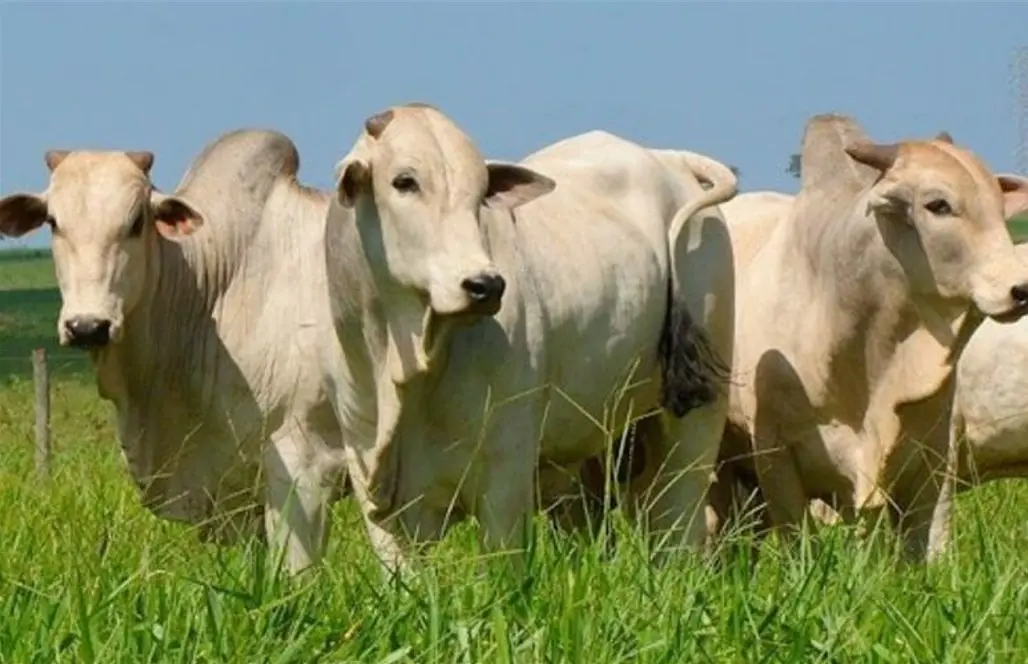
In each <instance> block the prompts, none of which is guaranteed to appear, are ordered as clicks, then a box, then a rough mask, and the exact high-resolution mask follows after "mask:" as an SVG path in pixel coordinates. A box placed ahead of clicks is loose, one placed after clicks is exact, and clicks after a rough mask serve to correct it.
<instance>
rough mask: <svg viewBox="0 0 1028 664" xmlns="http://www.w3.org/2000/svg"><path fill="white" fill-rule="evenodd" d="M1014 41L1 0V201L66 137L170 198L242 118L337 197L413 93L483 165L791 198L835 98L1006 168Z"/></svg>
mask: <svg viewBox="0 0 1028 664" xmlns="http://www.w3.org/2000/svg"><path fill="white" fill-rule="evenodd" d="M1026 36H1028V3H1009V2H1008V3H987V2H974V3H971V2H967V3H952V2H898V1H896V2H892V3H880V2H818V3H814V2H790V3H785V2H773V3H772V2H729V1H728V0H723V1H722V2H720V3H699V2H676V3H671V2H664V3H655V2H647V3H644V2H561V3H557V2H546V3H541V2H536V3H513V2H511V3H497V2H474V3H472V2H459V3H458V2H451V3H436V2H432V3H429V2H407V3H400V2H386V1H385V0H380V1H379V2H376V3H353V2H347V3H343V2H323V3H313V2H277V3H264V2H245V3H244V2H219V3H215V2H204V3H185V2H174V3H172V2H163V3H151V2H147V3H144V2H103V3H99V2H73V3H72V2H65V3H55V2H43V1H41V0H37V1H36V2H32V3H18V4H14V3H9V2H6V3H3V4H0V194H4V195H6V194H8V193H12V192H14V191H18V190H30V191H38V190H41V189H43V188H44V187H45V186H46V179H47V171H46V168H45V167H44V165H43V152H44V151H45V150H47V149H48V148H75V147H91V148H114V149H148V150H151V151H153V152H154V153H155V154H156V155H157V158H156V162H155V166H154V171H153V175H154V180H155V182H156V183H157V185H158V186H159V187H161V188H163V189H165V190H170V189H173V188H174V186H175V184H176V183H177V182H178V180H179V178H180V177H181V175H182V174H183V173H184V172H185V169H186V167H187V165H188V163H189V162H190V161H191V160H192V159H193V157H194V156H196V155H197V154H198V153H199V151H200V149H201V148H202V146H203V145H204V144H205V143H207V142H209V141H211V140H213V139H214V138H215V137H217V136H218V135H219V134H221V133H222V132H225V131H229V130H231V129H235V128H239V127H245V126H251V127H260V126H263V127H271V128H275V129H278V130H280V131H283V132H284V133H286V134H287V135H289V136H290V137H291V138H292V139H293V140H294V141H295V142H296V144H297V146H298V147H299V149H300V154H301V157H302V166H301V172H300V176H301V179H303V180H304V181H305V182H307V183H308V184H312V185H314V186H318V187H323V188H327V187H328V186H329V185H330V183H331V175H332V169H333V166H334V164H335V162H336V161H337V160H338V159H339V158H340V157H342V155H343V154H345V153H346V151H347V150H348V149H349V147H350V145H351V144H352V142H353V140H354V139H355V138H356V136H357V134H358V133H359V130H360V127H361V123H362V121H363V119H364V118H365V117H367V116H368V115H370V114H372V113H374V112H376V111H378V110H381V109H382V108H384V107H386V106H388V105H390V104H394V103H401V102H406V101H413V100H421V101H427V102H431V103H433V104H434V105H436V106H439V107H440V108H442V109H443V110H444V111H445V112H447V113H448V114H449V115H450V116H451V117H452V118H453V119H454V120H456V121H457V122H458V123H459V124H460V125H461V126H462V127H463V128H464V129H465V130H466V131H467V132H468V133H469V134H470V135H471V136H472V137H474V138H475V140H476V141H477V142H478V144H479V146H480V147H481V149H482V150H483V152H485V153H486V154H487V155H488V156H490V157H492V158H504V159H518V158H520V157H523V156H525V155H527V154H528V153H530V152H532V151H534V150H536V149H537V148H540V147H542V146H544V145H546V144H547V143H550V142H553V141H555V140H558V139H560V138H563V137H566V136H569V135H572V134H575V133H579V132H582V131H587V130H590V129H597V128H602V129H606V130H608V131H612V132H615V133H618V134H621V135H624V136H626V137H628V138H632V139H635V140H638V141H640V142H643V143H645V144H649V145H653V146H661V147H681V148H687V149H692V150H696V151H700V152H704V153H707V154H710V155H712V156H714V157H717V158H719V159H721V160H723V161H725V162H728V163H731V164H734V165H736V166H738V167H739V168H740V169H741V170H742V179H741V186H742V188H743V189H744V190H753V189H778V190H783V191H794V190H795V188H796V183H795V181H794V180H792V179H791V178H790V177H789V176H788V175H786V174H785V173H784V168H785V166H786V164H787V161H788V156H789V154H790V153H791V152H793V151H795V149H796V147H797V145H798V141H799V138H800V135H801V132H802V129H803V124H804V122H805V121H806V120H807V118H808V117H809V116H810V115H812V114H815V113H820V112H826V111H835V112H843V113H848V114H850V115H852V116H854V117H855V118H856V119H857V120H858V121H859V122H860V123H861V124H862V125H863V126H864V127H865V129H866V130H867V131H868V132H870V133H871V134H872V136H874V137H875V138H879V139H882V140H891V139H895V138H900V137H903V136H920V135H926V134H934V133H936V132H937V131H939V130H941V129H946V130H949V131H950V132H951V133H952V134H953V135H954V137H955V138H956V140H957V141H958V142H960V143H964V144H966V145H969V146H971V147H972V148H973V149H974V150H976V151H977V152H978V153H979V154H980V155H981V156H982V157H983V158H984V159H985V160H986V161H987V162H988V163H989V164H990V165H991V166H992V167H993V168H994V169H996V170H1018V168H1017V167H1018V164H1017V161H1016V159H1015V154H1016V153H1015V146H1016V144H1017V131H1016V121H1015V117H1016V116H1015V114H1016V112H1017V103H1016V102H1017V96H1016V95H1015V93H1014V87H1013V83H1012V69H1011V64H1012V62H1013V59H1014V56H1015V53H1016V51H1017V49H1018V48H1019V47H1020V46H1021V45H1022V44H1024V43H1028V40H1026ZM1026 101H1028V100H1026ZM48 243H49V238H48V235H47V234H46V233H45V232H37V233H36V234H35V235H33V236H31V238H30V239H29V240H28V241H27V242H26V241H25V240H21V241H16V242H12V241H6V242H2V244H3V245H5V246H24V245H26V244H28V245H31V246H39V245H45V244H48Z"/></svg>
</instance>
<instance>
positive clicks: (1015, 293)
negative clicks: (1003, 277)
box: [1010, 284, 1028, 305]
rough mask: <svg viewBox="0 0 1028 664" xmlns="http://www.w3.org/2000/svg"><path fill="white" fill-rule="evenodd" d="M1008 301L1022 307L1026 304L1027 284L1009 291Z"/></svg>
mask: <svg viewBox="0 0 1028 664" xmlns="http://www.w3.org/2000/svg"><path fill="white" fill-rule="evenodd" d="M1010 299H1012V300H1013V301H1014V302H1016V303H1018V304H1021V305H1024V304H1028V284H1020V285H1018V286H1014V287H1012V288H1011V289H1010Z"/></svg>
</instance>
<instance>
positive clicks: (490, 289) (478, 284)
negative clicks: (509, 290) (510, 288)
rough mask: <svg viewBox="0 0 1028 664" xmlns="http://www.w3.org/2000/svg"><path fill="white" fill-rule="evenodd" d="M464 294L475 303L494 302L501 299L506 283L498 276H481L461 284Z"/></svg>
mask: <svg viewBox="0 0 1028 664" xmlns="http://www.w3.org/2000/svg"><path fill="white" fill-rule="evenodd" d="M460 285H461V288H463V289H464V292H466V293H467V294H468V296H469V297H471V299H472V300H474V301H476V302H484V301H486V300H496V299H499V298H501V297H503V291H504V290H505V289H506V287H507V283H506V282H505V281H504V280H503V277H501V276H500V275H498V274H481V275H479V276H477V277H472V278H470V279H465V280H464V281H462V282H461V284H460Z"/></svg>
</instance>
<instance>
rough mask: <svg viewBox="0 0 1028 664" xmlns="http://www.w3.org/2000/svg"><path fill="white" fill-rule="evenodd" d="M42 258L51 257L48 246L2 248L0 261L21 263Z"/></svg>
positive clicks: (0, 249)
mask: <svg viewBox="0 0 1028 664" xmlns="http://www.w3.org/2000/svg"><path fill="white" fill-rule="evenodd" d="M40 258H50V249H49V248H46V247H43V248H38V249H26V248H24V247H18V248H16V249H2V248H0V263H20V262H22V261H33V260H39V259H40Z"/></svg>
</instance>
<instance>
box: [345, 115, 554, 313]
mask: <svg viewBox="0 0 1028 664" xmlns="http://www.w3.org/2000/svg"><path fill="white" fill-rule="evenodd" d="M336 186H337V193H338V198H339V202H340V204H342V205H343V206H344V207H349V208H352V207H356V212H357V214H356V218H357V224H358V225H359V226H360V231H361V236H362V237H363V238H365V240H364V250H365V252H366V253H367V254H368V256H367V257H368V260H369V261H370V264H371V265H372V269H373V270H374V271H376V278H379V279H385V280H386V281H388V282H389V283H391V284H393V285H394V286H399V287H400V288H402V289H406V290H409V291H413V292H416V293H417V294H418V295H419V296H421V297H423V298H425V299H426V300H427V303H428V305H429V307H430V308H431V310H432V311H433V312H434V313H436V314H440V315H444V316H446V315H451V314H480V315H492V314H495V313H496V312H497V311H499V309H500V304H501V301H502V298H503V292H504V288H505V282H504V278H503V275H501V274H500V273H499V272H498V270H497V268H496V266H495V265H493V262H492V259H491V258H490V255H489V251H488V249H487V247H486V243H485V238H484V234H483V232H482V228H481V226H480V225H479V211H480V209H481V207H482V206H483V205H486V206H489V207H505V208H514V207H517V206H519V205H522V204H524V203H526V202H528V201H531V200H533V199H535V198H537V197H539V196H541V195H543V194H546V193H548V192H549V191H551V190H552V189H553V188H554V183H553V181H552V180H550V179H549V178H547V177H545V176H543V175H540V174H539V173H536V172H534V171H531V170H529V169H527V168H523V167H521V166H515V165H513V164H504V163H490V164H488V165H486V162H485V160H484V159H483V157H482V155H481V154H480V153H479V151H478V149H477V148H476V147H475V145H474V143H472V141H471V139H470V138H468V136H467V135H465V134H464V132H463V131H461V130H460V128H458V127H457V126H456V125H455V124H454V123H453V122H452V121H451V120H450V119H449V118H447V117H446V116H445V115H444V114H443V113H441V112H440V111H438V110H436V109H434V108H431V107H428V106H425V105H422V104H415V105H409V106H399V107H394V108H391V109H389V110H386V111H384V112H382V113H379V114H377V115H374V116H372V117H370V118H368V119H367V120H366V121H365V123H364V132H363V133H362V134H361V136H360V138H359V139H358V140H357V143H356V144H355V146H354V147H353V149H352V150H351V151H350V154H348V155H347V156H346V157H345V158H344V159H343V160H342V161H341V162H339V164H338V166H337V167H336Z"/></svg>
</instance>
